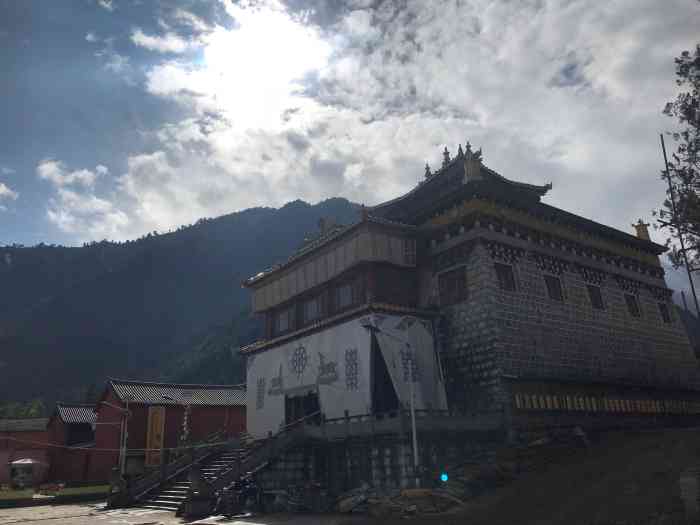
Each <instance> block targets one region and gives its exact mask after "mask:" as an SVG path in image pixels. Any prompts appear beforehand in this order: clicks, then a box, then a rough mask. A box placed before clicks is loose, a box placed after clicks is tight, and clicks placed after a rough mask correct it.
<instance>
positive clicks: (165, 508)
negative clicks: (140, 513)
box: [139, 503, 180, 512]
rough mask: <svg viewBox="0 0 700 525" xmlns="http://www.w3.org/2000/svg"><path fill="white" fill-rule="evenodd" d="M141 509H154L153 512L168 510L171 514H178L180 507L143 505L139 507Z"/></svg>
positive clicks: (154, 504) (153, 504) (155, 504)
mask: <svg viewBox="0 0 700 525" xmlns="http://www.w3.org/2000/svg"><path fill="white" fill-rule="evenodd" d="M139 508H142V509H153V510H167V511H170V512H177V509H179V508H180V507H179V506H177V507H173V506H171V505H159V504H157V503H144V504H143V505H139Z"/></svg>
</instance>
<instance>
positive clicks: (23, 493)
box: [0, 489, 34, 500]
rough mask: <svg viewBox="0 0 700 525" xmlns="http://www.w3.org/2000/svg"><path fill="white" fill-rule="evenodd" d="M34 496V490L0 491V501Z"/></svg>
mask: <svg viewBox="0 0 700 525" xmlns="http://www.w3.org/2000/svg"><path fill="white" fill-rule="evenodd" d="M32 496H34V489H24V490H0V500H3V499H28V498H31V497H32Z"/></svg>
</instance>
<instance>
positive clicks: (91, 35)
mask: <svg viewBox="0 0 700 525" xmlns="http://www.w3.org/2000/svg"><path fill="white" fill-rule="evenodd" d="M85 40H87V41H88V42H93V43H94V42H99V40H100V39H99V38H98V37H97V35H96V34H95V33H93V32H92V31H90V32H88V33H86V34H85Z"/></svg>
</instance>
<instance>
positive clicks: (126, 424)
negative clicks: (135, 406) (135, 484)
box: [119, 399, 129, 477]
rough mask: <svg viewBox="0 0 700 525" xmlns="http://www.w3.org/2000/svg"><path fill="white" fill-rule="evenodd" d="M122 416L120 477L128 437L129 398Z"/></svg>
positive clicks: (124, 465) (124, 467)
mask: <svg viewBox="0 0 700 525" xmlns="http://www.w3.org/2000/svg"><path fill="white" fill-rule="evenodd" d="M122 417H123V421H124V442H123V444H122V457H121V462H122V463H121V465H120V469H119V470H120V472H121V474H122V477H124V473H125V471H126V451H127V448H126V445H127V441H128V439H129V400H128V399H127V400H126V410H125V411H124V412H122Z"/></svg>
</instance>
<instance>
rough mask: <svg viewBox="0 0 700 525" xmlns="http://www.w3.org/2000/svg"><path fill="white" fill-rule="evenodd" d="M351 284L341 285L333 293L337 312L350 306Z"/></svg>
mask: <svg viewBox="0 0 700 525" xmlns="http://www.w3.org/2000/svg"><path fill="white" fill-rule="evenodd" d="M352 302H353V301H352V283H346V284H341V285H340V286H339V287H338V288H337V289H336V291H335V304H336V307H337V309H338V310H342V309H343V308H347V307H348V306H350V305H352Z"/></svg>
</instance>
